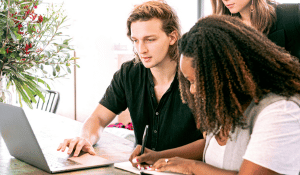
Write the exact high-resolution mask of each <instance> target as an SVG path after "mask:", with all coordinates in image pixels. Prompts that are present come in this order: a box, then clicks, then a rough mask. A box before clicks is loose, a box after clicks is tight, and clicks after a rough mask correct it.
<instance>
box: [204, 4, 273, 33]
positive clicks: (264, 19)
mask: <svg viewBox="0 0 300 175" xmlns="http://www.w3.org/2000/svg"><path fill="white" fill-rule="evenodd" d="M210 1H211V5H212V10H213V14H217V15H233V16H238V17H241V16H240V14H239V13H238V14H231V13H230V11H229V10H228V8H227V7H226V6H225V5H224V4H223V2H222V0H210ZM276 5H277V3H276V2H275V1H274V0H253V6H254V11H253V12H252V13H251V18H250V19H251V24H252V26H253V27H255V28H256V29H257V30H258V31H261V32H263V33H264V34H268V33H269V31H270V29H271V27H272V26H273V24H274V23H275V22H276V9H275V8H276Z"/></svg>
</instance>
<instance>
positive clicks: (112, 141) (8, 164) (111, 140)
mask: <svg viewBox="0 0 300 175" xmlns="http://www.w3.org/2000/svg"><path fill="white" fill-rule="evenodd" d="M25 113H26V115H27V117H28V119H29V122H30V124H31V126H32V128H33V131H34V133H35V134H36V133H40V132H43V134H46V135H47V138H49V139H41V140H42V142H43V143H42V144H49V145H51V146H53V149H56V148H57V147H58V145H59V143H60V142H62V141H63V139H65V138H72V137H75V136H77V135H78V133H79V132H80V128H81V126H82V123H81V122H78V121H75V120H72V119H69V118H66V117H63V116H60V115H57V114H53V113H48V112H44V111H39V110H29V109H25ZM37 138H38V141H39V142H40V140H39V137H38V136H37ZM133 146H134V143H133V142H131V141H129V140H126V139H124V138H121V137H118V136H115V135H113V134H110V133H107V132H103V134H102V137H101V139H100V141H99V142H98V143H97V144H96V145H95V151H96V153H97V154H98V155H100V156H101V157H103V158H106V159H108V160H112V161H115V162H122V161H127V160H128V158H129V156H130V154H131V152H132V150H133ZM0 174H1V175H2V174H10V175H18V174H20V175H21V174H22V175H24V174H49V173H47V172H45V171H43V170H40V169H38V168H36V167H34V166H31V165H29V164H27V163H25V162H22V161H20V160H18V159H16V158H14V157H12V156H11V155H10V154H9V152H8V150H7V148H6V145H5V142H4V141H3V139H2V137H1V135H0ZM57 174H89V175H92V174H124V175H126V174H132V173H129V172H126V171H122V170H119V169H116V168H114V167H113V166H108V167H101V168H92V169H85V170H77V171H71V172H66V173H57Z"/></svg>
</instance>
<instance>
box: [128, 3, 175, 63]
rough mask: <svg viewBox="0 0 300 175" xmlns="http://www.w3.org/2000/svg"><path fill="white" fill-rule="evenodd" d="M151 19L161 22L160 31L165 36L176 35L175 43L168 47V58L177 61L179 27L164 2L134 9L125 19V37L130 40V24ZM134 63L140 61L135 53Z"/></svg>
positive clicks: (173, 14)
mask: <svg viewBox="0 0 300 175" xmlns="http://www.w3.org/2000/svg"><path fill="white" fill-rule="evenodd" d="M153 18H157V19H160V20H161V21H162V30H163V31H164V32H165V33H166V34H167V35H169V34H171V33H172V32H174V31H175V32H176V33H177V38H178V39H177V41H176V42H175V43H174V44H173V45H171V46H170V47H169V52H168V54H169V56H170V58H171V59H172V60H174V61H177V60H178V58H179V52H178V40H179V39H180V37H181V32H180V25H179V20H178V17H177V15H176V13H175V11H174V10H173V9H172V8H171V7H170V6H169V5H168V4H167V3H166V2H164V1H148V2H145V3H142V4H140V5H137V6H135V7H134V9H133V10H132V12H131V13H130V16H129V17H128V19H127V36H128V37H129V39H131V24H132V23H133V22H136V21H148V20H151V19H153ZM135 55H136V59H135V61H136V62H139V61H140V58H139V56H138V54H137V53H136V52H135Z"/></svg>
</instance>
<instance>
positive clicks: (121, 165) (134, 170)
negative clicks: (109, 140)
mask: <svg viewBox="0 0 300 175" xmlns="http://www.w3.org/2000/svg"><path fill="white" fill-rule="evenodd" d="M114 167H115V168H119V169H123V170H125V171H130V172H132V173H135V174H140V173H141V172H142V171H143V172H144V173H147V174H166V175H172V174H174V175H176V174H177V175H178V174H179V173H173V172H157V171H149V170H139V169H137V168H135V167H133V166H132V165H131V163H130V162H129V161H127V162H121V163H115V164H114Z"/></svg>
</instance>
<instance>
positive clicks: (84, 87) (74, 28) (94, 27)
mask: <svg viewBox="0 0 300 175" xmlns="http://www.w3.org/2000/svg"><path fill="white" fill-rule="evenodd" d="M145 1H146V0H126V1H124V0H109V1H108V0H101V1H95V0H85V1H74V0H44V1H43V3H44V4H43V5H41V6H44V7H46V5H47V4H52V3H53V4H55V5H57V6H60V5H61V4H62V3H63V9H65V13H66V15H67V16H68V24H69V25H70V26H69V27H68V29H65V31H63V33H66V34H68V35H70V36H71V37H72V38H73V40H72V41H71V45H73V47H74V49H75V52H76V57H79V59H78V60H77V63H78V64H79V65H80V68H73V69H72V74H70V75H68V76H67V77H66V78H60V79H56V80H54V81H49V82H48V83H49V84H50V86H51V89H53V90H56V91H59V92H60V94H61V99H60V103H59V106H58V109H57V112H56V113H57V114H59V115H62V116H66V117H68V118H72V119H76V120H78V121H81V122H82V121H84V120H85V119H86V118H87V117H89V115H90V114H91V113H92V112H93V110H94V109H95V108H96V106H97V105H98V102H99V101H100V99H101V98H102V96H103V94H104V93H105V90H106V88H107V87H108V85H109V84H110V81H111V79H112V77H113V74H114V73H115V72H116V71H117V70H118V69H119V67H120V65H121V64H122V63H123V62H124V61H127V60H130V59H132V58H133V52H132V50H133V47H132V44H131V41H130V40H129V39H128V38H127V36H126V20H127V17H128V15H129V13H130V11H131V10H132V8H133V7H134V5H136V4H140V3H142V2H145ZM296 1H297V2H299V0H277V2H279V3H296ZM166 2H167V3H168V4H169V5H170V6H172V7H173V8H174V9H175V11H176V12H177V15H178V17H179V19H180V22H181V26H182V33H185V32H187V31H188V30H189V29H190V28H191V27H192V26H193V25H194V23H195V22H196V21H197V19H198V18H199V17H203V16H207V15H209V14H211V12H212V10H211V4H210V0H187V1H179V0H166ZM38 9H39V10H41V11H40V12H41V13H43V8H40V7H39V8H38ZM44 9H45V8H44ZM70 54H71V55H73V56H74V53H70ZM75 69H76V70H75ZM74 72H76V73H74ZM128 121H129V114H128V113H126V112H125V113H123V114H121V115H120V116H119V117H118V118H116V119H115V120H114V121H113V122H123V123H124V124H127V122H128Z"/></svg>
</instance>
